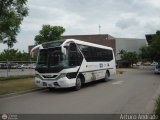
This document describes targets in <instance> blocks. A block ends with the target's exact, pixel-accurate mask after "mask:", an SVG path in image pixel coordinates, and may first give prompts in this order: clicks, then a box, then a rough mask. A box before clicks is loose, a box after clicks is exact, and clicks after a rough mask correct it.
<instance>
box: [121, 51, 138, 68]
mask: <svg viewBox="0 0 160 120" xmlns="http://www.w3.org/2000/svg"><path fill="white" fill-rule="evenodd" d="M120 53H121V54H120V55H121V62H123V64H125V65H124V66H128V67H130V66H133V64H134V63H136V62H137V61H138V55H137V53H136V52H127V51H125V50H121V51H120Z"/></svg>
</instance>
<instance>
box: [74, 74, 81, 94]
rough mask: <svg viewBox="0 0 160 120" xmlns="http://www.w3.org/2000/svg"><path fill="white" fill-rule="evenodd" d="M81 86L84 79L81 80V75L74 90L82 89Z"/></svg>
mask: <svg viewBox="0 0 160 120" xmlns="http://www.w3.org/2000/svg"><path fill="white" fill-rule="evenodd" d="M81 86H82V81H81V78H80V77H78V78H77V79H76V85H75V87H74V90H76V91H77V90H80V89H81Z"/></svg>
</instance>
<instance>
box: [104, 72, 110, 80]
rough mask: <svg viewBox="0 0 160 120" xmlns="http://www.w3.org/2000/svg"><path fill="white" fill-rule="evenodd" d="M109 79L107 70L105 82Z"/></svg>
mask: <svg viewBox="0 0 160 120" xmlns="http://www.w3.org/2000/svg"><path fill="white" fill-rule="evenodd" d="M107 81H109V73H108V72H106V74H105V77H104V82H107Z"/></svg>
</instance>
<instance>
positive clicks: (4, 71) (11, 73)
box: [0, 69, 35, 77]
mask: <svg viewBox="0 0 160 120" xmlns="http://www.w3.org/2000/svg"><path fill="white" fill-rule="evenodd" d="M34 74H35V70H34V69H24V70H23V71H22V70H21V69H10V70H9V71H8V76H17V75H34ZM6 76H7V69H0V77H6Z"/></svg>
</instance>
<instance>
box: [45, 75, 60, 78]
mask: <svg viewBox="0 0 160 120" xmlns="http://www.w3.org/2000/svg"><path fill="white" fill-rule="evenodd" d="M57 76H58V75H43V77H44V78H56V77H57Z"/></svg>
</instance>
